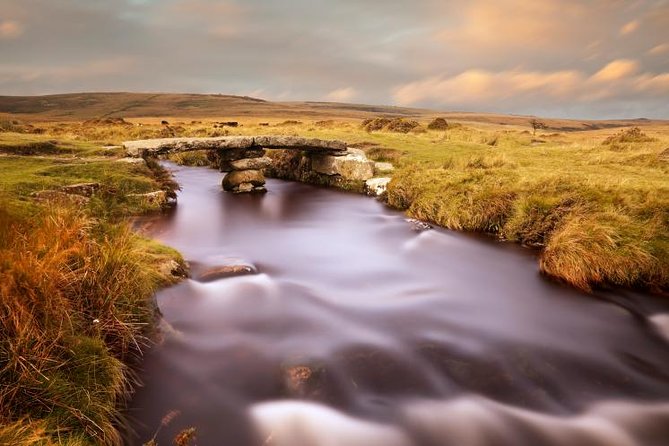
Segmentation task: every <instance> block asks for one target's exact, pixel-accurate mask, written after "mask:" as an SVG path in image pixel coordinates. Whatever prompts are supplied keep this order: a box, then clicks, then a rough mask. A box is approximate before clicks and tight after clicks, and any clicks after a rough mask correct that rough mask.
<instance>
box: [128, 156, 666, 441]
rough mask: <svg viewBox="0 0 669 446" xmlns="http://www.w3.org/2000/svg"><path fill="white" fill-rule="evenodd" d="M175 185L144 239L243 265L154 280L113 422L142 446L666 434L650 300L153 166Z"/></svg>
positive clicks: (524, 255)
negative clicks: (123, 412)
mask: <svg viewBox="0 0 669 446" xmlns="http://www.w3.org/2000/svg"><path fill="white" fill-rule="evenodd" d="M170 167H172V168H173V169H174V171H175V176H176V179H177V180H178V181H179V183H180V184H181V185H182V187H183V190H182V192H181V193H180V195H179V204H178V206H177V207H176V208H175V210H174V211H172V212H171V213H169V214H168V215H165V216H162V217H161V218H160V219H158V220H157V221H155V222H153V224H152V225H151V227H150V230H149V233H150V234H151V235H152V236H153V237H155V238H157V239H159V240H162V241H163V242H165V243H167V244H169V245H171V246H174V247H175V248H177V249H178V250H180V251H181V252H182V253H183V254H184V256H185V258H186V259H188V260H189V261H191V262H192V264H193V267H194V270H196V271H197V270H198V269H199V270H201V269H203V268H205V267H207V266H215V265H219V264H221V263H225V262H227V261H228V260H227V259H229V258H238V259H241V260H243V261H245V262H251V263H253V264H254V265H255V266H256V267H257V269H258V271H259V274H257V275H248V276H243V277H235V278H227V279H222V280H217V281H213V282H206V283H202V282H198V281H196V280H187V281H184V282H182V283H181V284H179V285H177V286H174V287H172V288H169V289H166V290H163V291H161V292H160V293H159V294H158V296H157V301H158V305H159V307H160V310H161V311H162V314H163V315H164V318H165V320H166V321H167V322H168V323H169V325H170V326H171V328H170V329H166V330H165V332H166V335H165V342H164V343H163V344H162V345H159V346H157V347H155V348H154V349H152V351H150V352H149V354H148V355H147V357H146V360H145V362H144V364H143V371H142V373H141V375H142V376H141V378H142V379H143V381H144V382H145V387H143V388H141V389H139V391H138V393H137V394H136V396H135V398H134V399H133V401H132V404H131V408H130V410H129V416H130V417H131V419H132V420H133V427H134V429H135V430H136V432H137V436H136V437H133V438H134V439H133V440H132V441H131V442H130V443H131V444H141V443H142V442H143V441H147V440H148V439H149V438H151V436H152V435H153V432H154V431H156V429H157V428H158V426H160V424H161V419H162V418H163V417H164V416H165V415H166V414H168V413H170V412H172V411H179V413H180V415H179V416H177V417H176V418H175V419H174V420H173V421H172V422H171V423H170V424H169V425H167V426H165V427H163V428H161V430H160V432H159V435H158V437H157V439H158V443H159V444H160V445H169V444H171V439H172V437H173V436H174V435H175V434H176V433H177V432H178V431H179V430H181V429H183V428H186V427H190V426H193V427H196V428H197V432H198V442H197V444H198V445H200V446H203V445H230V446H261V445H264V446H269V445H282V446H283V445H285V446H311V445H327V446H335V445H336V446H339V445H342V446H358V445H359V446H368V445H380V446H409V445H426V446H432V445H434V446H436V445H439V446H442V445H443V446H450V445H454V446H456V445H457V446H487V445H513V446H524V445H527V446H543V445H556V446H557V445H559V446H562V445H564V446H581V445H582V446H600V445H601V446H628V445H629V446H631V445H644V446H646V445H651V446H655V445H657V446H666V445H669V343H668V342H667V338H666V336H668V335H669V333H668V332H669V316H667V314H669V305H667V304H665V302H664V301H663V299H662V298H660V297H657V296H655V297H653V296H644V295H642V294H637V293H632V292H627V291H620V292H615V293H613V292H610V293H599V294H598V295H596V296H588V295H585V294H582V293H579V292H577V291H575V290H572V289H569V288H567V287H564V286H561V285H557V284H554V283H551V282H550V281H547V280H545V279H544V278H542V277H541V276H540V275H539V274H538V271H537V261H536V258H535V256H534V254H533V253H532V252H531V251H529V250H526V249H523V248H520V247H518V246H514V245H511V244H502V243H496V242H493V241H492V240H489V239H486V238H481V237H473V236H471V235H465V234H459V233H453V232H449V231H443V230H436V229H433V230H428V231H424V232H415V231H414V230H412V226H411V225H410V224H409V223H407V222H406V221H405V219H404V217H403V215H402V214H401V213H398V212H394V211H391V210H388V209H386V208H385V207H384V206H383V205H381V204H380V203H378V202H377V201H375V200H372V199H369V198H366V197H362V196H357V195H353V194H347V193H342V192H338V191H334V190H328V189H322V188H316V187H312V186H309V185H305V184H299V183H289V182H282V181H276V180H270V181H268V189H269V193H268V194H266V195H264V196H258V195H256V196H252V195H232V194H228V193H224V192H223V191H221V189H220V186H219V182H220V174H219V173H218V172H215V171H213V170H207V169H202V168H185V167H176V166H170Z"/></svg>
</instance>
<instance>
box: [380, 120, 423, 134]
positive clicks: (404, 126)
mask: <svg viewBox="0 0 669 446" xmlns="http://www.w3.org/2000/svg"><path fill="white" fill-rule="evenodd" d="M418 127H420V123H419V122H418V121H413V120H404V119H402V118H395V119H393V120H391V121H390V122H389V123H388V125H387V126H386V130H388V131H389V132H396V133H409V132H410V131H412V130H415V129H417V128H418Z"/></svg>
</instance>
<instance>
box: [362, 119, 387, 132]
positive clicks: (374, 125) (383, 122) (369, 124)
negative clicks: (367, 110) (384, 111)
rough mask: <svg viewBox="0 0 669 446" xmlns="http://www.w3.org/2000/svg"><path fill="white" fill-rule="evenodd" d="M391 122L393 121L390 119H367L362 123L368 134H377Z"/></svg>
mask: <svg viewBox="0 0 669 446" xmlns="http://www.w3.org/2000/svg"><path fill="white" fill-rule="evenodd" d="M390 122H391V119H388V118H374V119H365V120H364V121H362V128H364V129H365V130H366V131H368V132H376V131H379V130H383V129H384V128H386V127H387V126H388V124H390Z"/></svg>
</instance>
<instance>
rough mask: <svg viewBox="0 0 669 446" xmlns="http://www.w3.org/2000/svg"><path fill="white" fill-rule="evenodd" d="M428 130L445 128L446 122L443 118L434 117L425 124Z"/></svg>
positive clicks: (446, 127) (446, 126)
mask: <svg viewBox="0 0 669 446" xmlns="http://www.w3.org/2000/svg"><path fill="white" fill-rule="evenodd" d="M427 129H428V130H447V129H448V122H447V121H446V120H445V119H444V118H435V119H434V120H433V121H432V122H430V123H429V124H428V125H427Z"/></svg>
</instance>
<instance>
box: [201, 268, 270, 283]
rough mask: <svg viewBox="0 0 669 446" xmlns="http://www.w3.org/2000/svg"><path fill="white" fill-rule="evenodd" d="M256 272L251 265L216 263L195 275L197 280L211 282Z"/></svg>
mask: <svg viewBox="0 0 669 446" xmlns="http://www.w3.org/2000/svg"><path fill="white" fill-rule="evenodd" d="M257 273H258V270H256V268H255V266H253V265H247V264H239V265H218V266H212V267H211V268H207V269H205V270H204V271H202V272H201V273H200V274H198V275H197V277H196V280H198V281H199V282H213V281H214V280H219V279H226V278H228V277H236V276H245V275H248V274H257Z"/></svg>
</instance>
